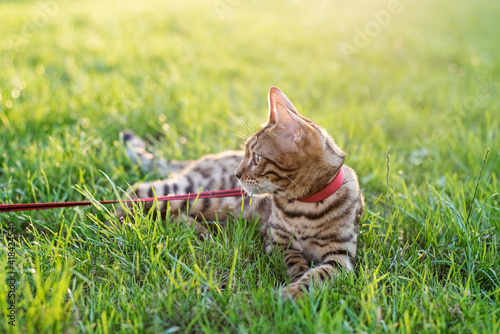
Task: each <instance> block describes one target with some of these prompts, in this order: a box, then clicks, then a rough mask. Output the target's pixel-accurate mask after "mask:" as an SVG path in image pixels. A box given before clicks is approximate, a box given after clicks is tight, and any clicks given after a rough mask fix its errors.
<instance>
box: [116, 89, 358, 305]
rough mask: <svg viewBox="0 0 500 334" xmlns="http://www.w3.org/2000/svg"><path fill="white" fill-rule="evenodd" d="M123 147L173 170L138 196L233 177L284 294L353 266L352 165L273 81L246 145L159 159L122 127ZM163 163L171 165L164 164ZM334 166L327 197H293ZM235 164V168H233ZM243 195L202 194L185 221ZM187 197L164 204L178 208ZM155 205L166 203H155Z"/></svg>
mask: <svg viewBox="0 0 500 334" xmlns="http://www.w3.org/2000/svg"><path fill="white" fill-rule="evenodd" d="M124 142H125V143H126V145H127V147H128V150H130V151H132V152H134V154H135V155H134V154H130V153H129V155H130V156H131V157H132V158H135V160H137V161H139V162H140V163H142V164H143V165H146V166H147V167H148V168H150V169H157V170H159V171H160V172H164V173H166V172H167V169H170V170H171V171H172V172H174V174H173V175H172V176H171V177H170V178H169V179H166V180H159V181H155V182H145V183H141V184H138V185H136V186H135V188H134V190H135V194H136V195H137V196H139V197H150V196H152V195H153V189H154V192H155V193H156V195H157V196H161V195H166V194H180V193H189V192H191V193H192V192H198V191H199V189H200V188H203V190H219V189H230V188H236V187H238V181H239V183H240V184H241V185H242V186H243V188H244V189H245V190H246V191H247V192H248V193H249V194H254V195H255V198H254V203H253V205H252V206H249V205H248V204H249V203H245V205H244V211H243V217H244V218H250V217H251V216H252V215H259V216H260V217H261V218H260V221H261V224H262V236H263V239H264V246H265V251H266V252H271V251H276V252H279V253H281V255H282V256H283V260H284V263H285V265H286V267H287V271H288V275H289V277H290V281H291V283H290V284H289V285H288V286H287V287H285V288H284V289H283V296H284V297H286V296H289V295H290V296H291V297H292V298H297V297H299V296H301V295H303V293H304V292H307V291H308V290H309V288H310V285H311V282H312V283H313V284H316V285H319V284H322V283H323V282H325V281H327V280H329V279H331V278H334V277H335V276H336V275H338V274H339V273H340V272H341V271H347V272H348V271H351V270H353V268H354V261H355V256H356V247H357V237H358V233H359V222H360V219H361V216H362V214H363V196H362V194H361V191H360V188H359V184H358V180H357V177H356V173H355V172H354V171H353V170H352V169H351V168H350V167H348V166H346V165H344V158H345V154H344V152H343V151H342V150H341V149H340V148H339V147H338V146H337V145H336V144H335V142H334V140H333V139H332V138H331V137H330V136H329V135H328V133H327V132H326V131H325V130H324V129H323V128H322V127H320V126H319V125H317V124H316V123H314V122H313V121H311V120H309V119H307V118H306V117H304V116H302V115H300V114H299V113H298V112H297V110H296V109H295V107H294V106H293V104H292V103H291V102H290V100H289V99H288V98H287V97H286V96H285V94H283V92H282V91H281V90H279V89H278V88H277V87H272V88H271V90H270V92H269V119H268V122H267V124H266V125H265V126H263V128H262V129H260V130H259V131H257V133H255V134H254V135H253V136H252V137H251V138H250V139H249V140H248V141H247V143H246V148H245V152H223V153H219V154H215V155H207V156H204V157H202V158H201V159H200V160H197V161H194V162H188V163H185V164H183V163H179V162H173V163H170V164H167V163H166V161H163V160H157V159H156V158H154V156H152V155H148V153H147V152H146V151H145V148H144V145H143V144H142V143H141V141H140V139H138V137H136V136H134V135H133V134H131V133H127V134H125V135H124ZM167 166H169V167H167ZM340 168H342V169H343V172H344V181H343V183H342V185H341V187H340V188H339V190H337V192H335V194H333V195H331V196H330V197H328V198H326V199H324V200H322V201H319V202H315V203H305V202H301V201H299V200H298V199H300V198H304V197H308V196H311V195H313V194H315V193H317V192H318V191H320V190H322V189H323V188H325V187H326V185H327V184H329V183H330V182H331V181H332V180H333V179H334V178H335V176H336V175H337V173H338V172H339V170H340ZM233 171H234V172H233ZM241 201H242V199H241V198H222V199H206V200H201V201H198V202H197V203H196V205H194V207H191V208H189V209H190V211H189V215H190V217H191V222H192V223H195V226H196V227H197V228H198V229H199V230H200V231H201V232H202V233H205V232H206V230H203V228H202V227H201V226H200V225H199V224H197V223H196V222H195V221H197V220H200V218H201V220H203V219H204V220H215V219H219V220H223V219H226V218H227V217H228V213H233V214H236V215H238V216H239V215H240V210H241V204H242V203H241ZM186 204H187V203H186V202H180V203H174V202H172V203H171V204H170V206H171V212H172V213H174V214H178V213H179V212H182V211H184V212H185V208H186ZM159 205H160V211H162V212H164V211H165V210H166V204H165V203H160V204H159ZM194 217H197V220H195V219H194Z"/></svg>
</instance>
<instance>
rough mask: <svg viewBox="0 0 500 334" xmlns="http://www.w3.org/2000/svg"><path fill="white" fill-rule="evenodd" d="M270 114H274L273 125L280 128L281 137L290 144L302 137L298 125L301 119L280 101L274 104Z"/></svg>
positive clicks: (295, 142) (297, 141) (296, 142)
mask: <svg viewBox="0 0 500 334" xmlns="http://www.w3.org/2000/svg"><path fill="white" fill-rule="evenodd" d="M272 114H273V115H274V119H275V122H274V123H275V126H276V127H277V128H278V129H280V133H281V137H282V139H283V140H284V141H289V142H290V143H292V144H298V143H299V142H300V140H301V139H302V130H301V129H300V126H299V123H301V122H302V121H301V120H300V119H299V118H298V117H296V116H295V115H294V114H293V113H292V112H291V111H290V110H288V108H287V107H285V106H284V105H282V104H281V102H276V103H275V104H274V111H273V112H272Z"/></svg>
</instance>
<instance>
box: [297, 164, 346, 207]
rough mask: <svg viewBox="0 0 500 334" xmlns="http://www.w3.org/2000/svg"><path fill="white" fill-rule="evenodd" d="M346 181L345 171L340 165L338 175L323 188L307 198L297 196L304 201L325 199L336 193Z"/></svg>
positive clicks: (298, 199) (310, 201) (311, 201)
mask: <svg viewBox="0 0 500 334" xmlns="http://www.w3.org/2000/svg"><path fill="white" fill-rule="evenodd" d="M342 182H344V171H343V170H342V167H340V169H339V172H338V173H337V176H335V178H334V179H333V180H332V182H330V183H329V184H328V185H327V186H326V187H325V188H324V189H323V190H320V191H318V192H317V193H316V194H314V195H312V196H309V197H305V198H297V201H299V202H304V203H314V202H319V201H322V200H324V199H325V198H328V197H330V196H332V195H333V194H335V192H336V191H337V190H339V188H340V186H341V185H342Z"/></svg>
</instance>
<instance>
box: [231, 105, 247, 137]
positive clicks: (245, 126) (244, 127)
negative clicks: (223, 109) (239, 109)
mask: <svg viewBox="0 0 500 334" xmlns="http://www.w3.org/2000/svg"><path fill="white" fill-rule="evenodd" d="M227 112H228V114H229V115H231V117H232V118H233V119H234V120H235V121H236V122H238V123H239V124H240V125H241V126H242V127H243V129H244V130H246V131H247V138H248V137H250V136H251V135H252V131H250V128H249V127H248V126H247V125H246V124H245V123H243V121H241V120H239V119H238V118H237V117H236V116H234V115H233V113H231V112H230V111H229V110H227Z"/></svg>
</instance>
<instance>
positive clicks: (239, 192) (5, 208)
mask: <svg viewBox="0 0 500 334" xmlns="http://www.w3.org/2000/svg"><path fill="white" fill-rule="evenodd" d="M243 195H246V192H245V191H244V190H243V189H228V190H217V191H205V192H200V193H189V194H182V195H167V196H160V197H158V198H157V200H158V202H163V201H175V200H188V199H196V198H220V197H239V196H243ZM154 200H155V198H154V197H149V198H136V199H133V200H125V201H122V202H124V203H132V202H153V201H154ZM94 203H95V202H91V201H78V202H52V203H22V204H0V212H13V211H29V210H47V209H56V208H69V207H76V206H89V205H92V204H94ZM98 203H100V204H103V205H106V204H115V203H120V201H118V200H114V201H98Z"/></svg>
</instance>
